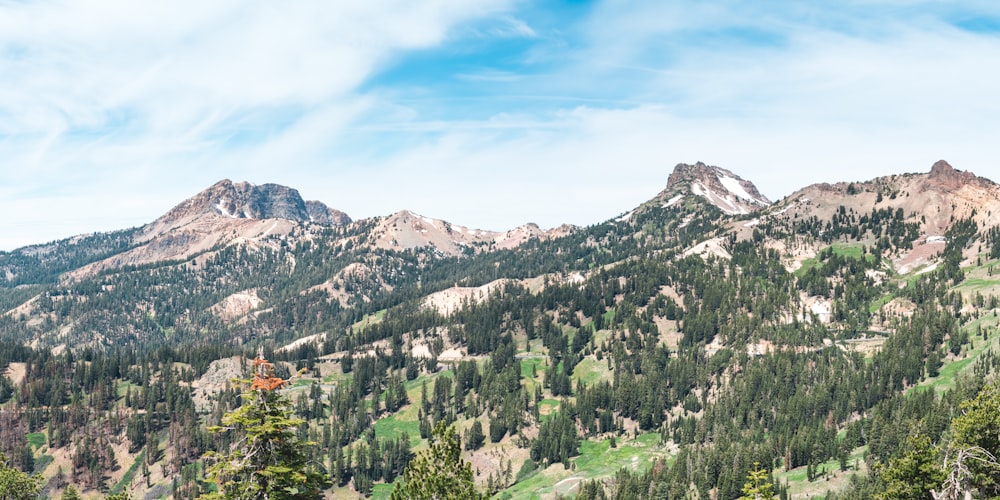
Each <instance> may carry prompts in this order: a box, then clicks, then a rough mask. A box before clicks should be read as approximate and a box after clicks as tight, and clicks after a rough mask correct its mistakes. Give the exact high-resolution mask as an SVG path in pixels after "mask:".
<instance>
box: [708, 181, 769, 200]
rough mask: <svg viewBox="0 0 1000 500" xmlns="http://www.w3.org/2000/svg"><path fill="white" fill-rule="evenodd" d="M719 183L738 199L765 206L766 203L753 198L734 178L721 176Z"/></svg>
mask: <svg viewBox="0 0 1000 500" xmlns="http://www.w3.org/2000/svg"><path fill="white" fill-rule="evenodd" d="M719 182H721V183H722V185H723V186H724V187H725V188H726V189H727V190H729V192H730V193H732V194H733V195H735V196H736V197H737V198H743V199H746V200H750V201H752V202H754V203H758V204H761V205H763V204H764V202H762V201H760V200H758V199H757V198H755V197H753V195H751V194H750V193H748V192H747V190H746V189H744V188H743V185H742V184H740V181H738V180H736V179H735V178H733V177H729V176H728V175H721V176H719Z"/></svg>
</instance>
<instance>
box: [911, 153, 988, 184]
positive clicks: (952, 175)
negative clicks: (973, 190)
mask: <svg viewBox="0 0 1000 500" xmlns="http://www.w3.org/2000/svg"><path fill="white" fill-rule="evenodd" d="M988 183H989V181H988V180H986V179H983V178H981V177H977V176H976V174H974V173H972V172H966V171H962V170H955V168H954V167H952V166H951V164H949V163H948V162H947V161H945V160H938V161H937V162H935V163H934V165H933V166H931V172H930V174H928V175H927V182H926V187H927V188H930V189H938V190H941V191H954V190H956V189H959V188H961V187H962V186H965V185H969V184H988Z"/></svg>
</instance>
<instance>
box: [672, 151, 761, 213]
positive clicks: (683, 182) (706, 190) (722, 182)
mask: <svg viewBox="0 0 1000 500" xmlns="http://www.w3.org/2000/svg"><path fill="white" fill-rule="evenodd" d="M685 190H687V191H688V192H690V193H691V194H694V195H697V196H701V197H703V198H705V199H706V200H708V201H709V203H711V204H713V205H715V206H716V207H718V208H719V209H720V210H722V211H723V212H725V213H726V214H728V215H740V214H748V213H750V212H753V211H756V210H759V209H761V208H763V207H767V206H768V205H770V204H771V201H770V200H768V199H767V197H765V196H764V195H762V194H761V193H760V191H758V190H757V186H755V185H754V184H753V183H752V182H750V181H748V180H746V179H743V178H742V177H740V176H738V175H736V174H734V173H733V172H731V171H729V170H726V169H724V168H721V167H716V166H712V165H706V164H704V163H702V162H697V163H695V164H694V165H689V164H686V163H678V164H677V166H675V167H674V171H673V172H672V173H671V174H670V177H669V178H668V179H667V188H666V189H665V190H663V192H661V193H660V195H659V196H658V198H664V199H666V198H670V199H673V200H675V202H676V200H677V199H678V198H676V196H681V195H682V193H683V192H684V191H685Z"/></svg>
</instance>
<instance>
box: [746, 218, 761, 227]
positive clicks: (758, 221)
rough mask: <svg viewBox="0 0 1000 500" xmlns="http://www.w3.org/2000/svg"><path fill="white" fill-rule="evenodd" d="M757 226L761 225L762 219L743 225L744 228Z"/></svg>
mask: <svg viewBox="0 0 1000 500" xmlns="http://www.w3.org/2000/svg"><path fill="white" fill-rule="evenodd" d="M757 224H760V219H754V220H752V221H750V222H747V223H746V224H743V227H754V226H756V225H757Z"/></svg>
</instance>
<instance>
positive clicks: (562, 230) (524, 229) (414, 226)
mask: <svg viewBox="0 0 1000 500" xmlns="http://www.w3.org/2000/svg"><path fill="white" fill-rule="evenodd" d="M573 230H574V228H572V227H571V226H566V225H564V226H560V227H558V228H555V229H553V230H551V231H544V230H542V229H541V228H540V227H538V225H537V224H534V223H528V224H524V225H522V226H518V227H516V228H514V229H511V230H508V231H502V232H498V231H487V230H482V229H470V228H468V227H465V226H460V225H456V224H452V223H450V222H447V221H443V220H440V219H433V218H430V217H425V216H422V215H417V214H415V213H413V212H411V211H409V210H402V211H399V212H396V213H394V214H392V215H390V216H388V217H379V218H376V219H375V227H374V228H373V229H372V231H371V234H370V237H371V238H372V239H373V240H374V241H375V246H376V247H377V248H382V249H390V250H405V249H416V248H433V249H434V250H436V251H437V252H440V253H441V254H442V255H448V256H458V255H463V254H468V253H472V252H480V251H489V250H499V249H511V248H516V247H518V246H520V245H522V244H524V243H526V242H527V241H529V240H531V239H537V240H545V239H548V238H550V237H552V236H553V235H557V236H564V235H566V234H568V233H569V232H572V231H573Z"/></svg>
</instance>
